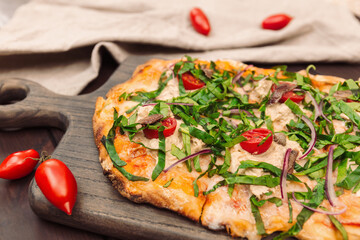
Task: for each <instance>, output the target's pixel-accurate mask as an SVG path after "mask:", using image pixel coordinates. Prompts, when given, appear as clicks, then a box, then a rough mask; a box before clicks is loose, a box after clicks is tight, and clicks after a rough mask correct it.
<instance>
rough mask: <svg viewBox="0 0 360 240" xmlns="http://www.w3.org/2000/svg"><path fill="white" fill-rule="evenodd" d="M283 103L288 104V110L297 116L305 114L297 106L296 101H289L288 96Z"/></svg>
mask: <svg viewBox="0 0 360 240" xmlns="http://www.w3.org/2000/svg"><path fill="white" fill-rule="evenodd" d="M285 105H286V106H288V107H289V108H290V110H291V111H292V112H293V113H294V114H295V115H297V116H299V117H301V116H303V115H305V113H304V112H303V111H302V110H301V108H300V107H299V105H297V104H296V103H294V102H293V101H291V99H290V98H288V99H287V100H286V101H285Z"/></svg>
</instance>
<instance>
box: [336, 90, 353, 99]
mask: <svg viewBox="0 0 360 240" xmlns="http://www.w3.org/2000/svg"><path fill="white" fill-rule="evenodd" d="M351 95H353V93H352V91H351V90H343V91H336V92H334V94H333V97H334V98H336V100H347V99H348V98H349V97H350V96H351Z"/></svg>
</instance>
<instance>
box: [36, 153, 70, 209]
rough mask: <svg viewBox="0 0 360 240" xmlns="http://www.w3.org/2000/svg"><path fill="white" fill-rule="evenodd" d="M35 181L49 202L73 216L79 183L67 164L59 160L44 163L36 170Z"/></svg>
mask: <svg viewBox="0 0 360 240" xmlns="http://www.w3.org/2000/svg"><path fill="white" fill-rule="evenodd" d="M35 181H36V183H37V185H38V186H39V188H40V190H41V192H42V193H43V194H44V195H45V197H46V198H47V199H48V200H49V202H51V203H52V204H53V205H54V206H55V207H57V208H59V209H60V210H62V211H64V212H65V213H66V214H68V215H71V213H72V209H73V207H74V205H75V202H76V196H77V183H76V180H75V177H74V175H73V174H72V172H71V171H70V169H69V168H68V167H67V166H66V165H65V163H63V162H61V161H60V160H57V159H49V160H46V161H44V162H43V163H41V164H40V166H39V167H38V168H37V169H36V172H35Z"/></svg>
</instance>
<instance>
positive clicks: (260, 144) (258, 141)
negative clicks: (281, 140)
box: [240, 128, 273, 155]
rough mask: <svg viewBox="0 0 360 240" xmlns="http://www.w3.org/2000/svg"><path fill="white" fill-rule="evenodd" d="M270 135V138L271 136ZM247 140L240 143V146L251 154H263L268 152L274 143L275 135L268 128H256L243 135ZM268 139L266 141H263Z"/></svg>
mask: <svg viewBox="0 0 360 240" xmlns="http://www.w3.org/2000/svg"><path fill="white" fill-rule="evenodd" d="M269 134H270V136H269ZM241 135H242V136H244V137H245V138H246V139H247V140H246V141H242V142H240V146H241V147H242V148H243V149H244V150H245V151H247V152H249V153H251V154H255V155H257V154H261V153H264V152H266V151H267V150H268V149H269V148H270V146H271V143H272V141H273V134H272V132H271V131H270V130H268V129H266V128H256V129H252V130H249V131H246V132H244V133H243V134H241ZM266 137H268V138H267V139H266V140H265V141H263V140H264V139H265V138H266Z"/></svg>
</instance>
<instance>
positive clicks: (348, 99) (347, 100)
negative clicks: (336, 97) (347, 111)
mask: <svg viewBox="0 0 360 240" xmlns="http://www.w3.org/2000/svg"><path fill="white" fill-rule="evenodd" d="M345 101H346V102H348V103H350V102H358V101H356V100H352V99H350V98H347V99H346V100H345Z"/></svg>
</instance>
